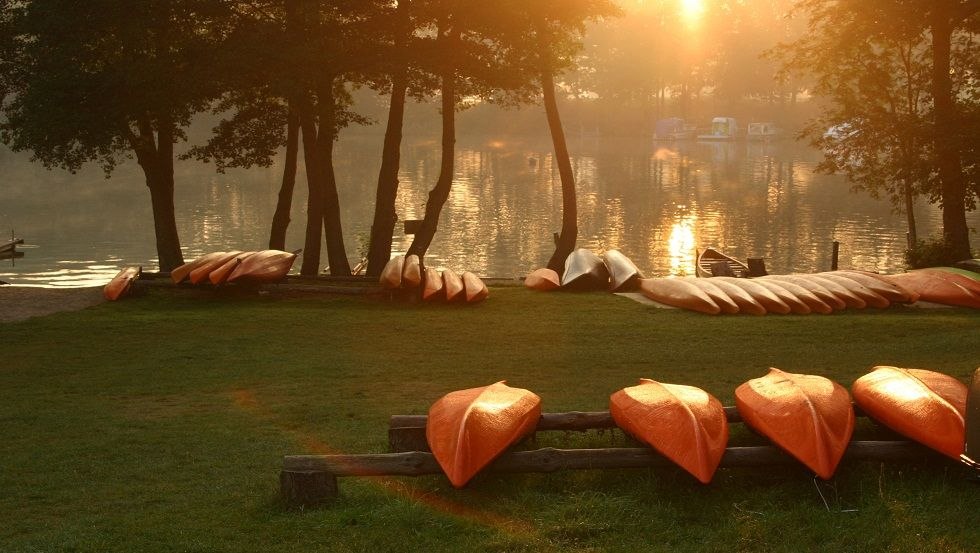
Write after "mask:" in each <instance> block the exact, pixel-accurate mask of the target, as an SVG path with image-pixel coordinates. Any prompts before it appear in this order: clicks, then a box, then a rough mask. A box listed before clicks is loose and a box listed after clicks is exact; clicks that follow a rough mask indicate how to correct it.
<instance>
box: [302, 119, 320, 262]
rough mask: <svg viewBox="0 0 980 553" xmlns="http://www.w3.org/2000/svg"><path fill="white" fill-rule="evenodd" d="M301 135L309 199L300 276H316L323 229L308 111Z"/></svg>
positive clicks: (318, 171) (316, 168)
mask: <svg viewBox="0 0 980 553" xmlns="http://www.w3.org/2000/svg"><path fill="white" fill-rule="evenodd" d="M299 126H300V130H301V131H302V133H303V164H304V165H305V166H306V183H307V187H308V189H309V198H308V199H307V201H306V242H305V243H304V246H303V266H302V267H301V268H300V274H301V275H305V276H316V275H317V273H318V272H319V271H320V231H321V230H322V229H323V193H322V189H323V187H322V185H321V184H320V183H321V179H320V169H319V164H318V163H317V162H316V135H317V132H316V124H315V123H314V122H313V116H312V115H311V114H310V113H309V110H308V109H305V108H304V109H303V110H302V111H301V112H300V116H299Z"/></svg>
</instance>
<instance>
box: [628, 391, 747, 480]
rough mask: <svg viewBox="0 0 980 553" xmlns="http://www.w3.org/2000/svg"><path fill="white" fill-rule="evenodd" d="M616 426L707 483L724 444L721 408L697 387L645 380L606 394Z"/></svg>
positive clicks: (710, 396) (715, 400) (713, 471)
mask: <svg viewBox="0 0 980 553" xmlns="http://www.w3.org/2000/svg"><path fill="white" fill-rule="evenodd" d="M609 413H610V414H611V415H612V418H613V420H615V421H616V425H617V426H619V427H620V428H622V429H623V430H625V431H626V432H628V433H629V434H631V435H632V436H634V437H635V438H637V439H638V440H640V441H642V442H644V443H646V444H648V445H650V447H652V448H654V449H656V450H657V451H659V452H660V453H661V454H662V455H663V456H664V457H667V458H668V459H670V460H671V461H673V462H675V463H677V464H678V465H680V467H681V468H683V469H684V470H686V471H687V472H689V473H691V474H692V475H693V476H694V477H695V478H697V479H698V480H700V481H701V482H702V483H704V484H707V483H709V482H711V478H712V476H714V474H715V470H716V469H717V468H718V464H719V463H721V458H722V456H723V455H724V454H725V446H726V445H727V444H728V421H727V420H726V418H725V409H724V408H723V407H722V405H721V402H719V401H718V400H717V399H715V397H714V396H712V395H711V394H709V393H707V392H705V391H704V390H702V389H700V388H695V387H693V386H682V385H678V384H661V383H659V382H655V381H653V380H648V379H646V378H641V379H640V384H639V386H632V387H629V388H623V389H622V390H620V391H618V392H616V393H614V394H613V395H612V396H610V397H609Z"/></svg>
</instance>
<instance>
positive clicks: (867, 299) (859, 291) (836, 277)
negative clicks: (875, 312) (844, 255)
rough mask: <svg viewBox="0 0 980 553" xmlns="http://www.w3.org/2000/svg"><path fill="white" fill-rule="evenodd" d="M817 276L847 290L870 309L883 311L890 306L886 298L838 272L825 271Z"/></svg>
mask: <svg viewBox="0 0 980 553" xmlns="http://www.w3.org/2000/svg"><path fill="white" fill-rule="evenodd" d="M817 276H819V277H820V278H823V279H825V280H829V281H832V282H835V283H837V284H839V285H841V286H843V287H844V288H847V289H848V290H849V291H850V292H852V293H853V294H854V295H856V296H857V297H859V298H861V300H863V301H864V303H865V304H867V305H869V306H871V307H876V308H878V309H884V308H886V307H889V306H890V305H891V304H892V302H890V301H888V298H886V297H885V296H882V295H881V294H879V293H878V292H875V291H874V290H872V289H871V288H868V287H867V286H865V285H863V284H861V283H860V282H858V281H856V280H854V279H852V278H847V277H846V276H844V275H843V274H841V273H840V272H839V271H827V272H823V273H817Z"/></svg>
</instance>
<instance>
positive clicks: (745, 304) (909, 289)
mask: <svg viewBox="0 0 980 553" xmlns="http://www.w3.org/2000/svg"><path fill="white" fill-rule="evenodd" d="M524 285H525V286H527V287H528V288H531V289H534V290H542V291H547V290H557V289H559V288H560V289H573V290H574V289H578V290H583V289H606V288H607V289H609V290H611V291H614V292H620V291H637V290H638V291H639V292H641V293H642V294H643V295H644V296H646V297H647V298H649V299H651V300H653V301H655V302H657V303H660V304H663V305H666V306H670V307H678V308H682V309H689V310H692V311H698V312H701V313H708V314H713V315H714V314H734V313H748V314H753V315H764V314H767V313H778V314H788V313H795V314H809V313H823V314H826V313H832V312H834V311H839V310H842V309H863V308H865V307H875V308H885V307H889V306H890V305H892V304H894V303H898V304H910V303H915V302H917V301H924V302H930V303H935V304H943V305H951V306H958V307H972V308H980V274H976V273H971V272H970V271H965V270H961V269H956V268H951V267H940V268H934V269H922V270H917V271H910V272H907V273H902V274H896V275H883V274H878V273H871V272H864V271H828V272H822V273H807V274H803V273H800V274H789V275H766V276H762V277H756V278H736V277H725V276H716V277H711V278H699V277H679V278H643V275H642V274H640V272H639V270H638V269H637V268H636V265H634V264H633V262H632V261H630V260H629V259H628V258H627V257H626V256H624V255H623V254H622V253H620V252H618V251H616V250H609V251H607V252H605V253H604V254H603V256H602V257H601V258H600V257H599V256H597V255H595V254H593V253H592V252H589V251H588V250H584V249H579V250H576V251H574V252H572V254H571V255H569V256H568V259H567V260H566V262H565V272H564V274H563V275H561V277H559V276H558V273H556V272H555V271H552V270H550V269H537V270H535V271H532V272H531V273H530V274H528V275H527V277H525V279H524Z"/></svg>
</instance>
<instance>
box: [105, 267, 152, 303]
mask: <svg viewBox="0 0 980 553" xmlns="http://www.w3.org/2000/svg"><path fill="white" fill-rule="evenodd" d="M142 272H143V268H142V267H125V268H123V269H122V270H121V271H119V272H118V273H116V276H114V277H112V280H110V281H109V283H108V284H106V285H105V287H104V288H103V289H102V295H103V296H105V299H107V300H109V301H116V300H118V299H119V298H121V297H123V296H125V295H126V294H128V293H129V292H130V290H132V287H133V283H134V282H136V279H138V278H139V277H140V273H142Z"/></svg>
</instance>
